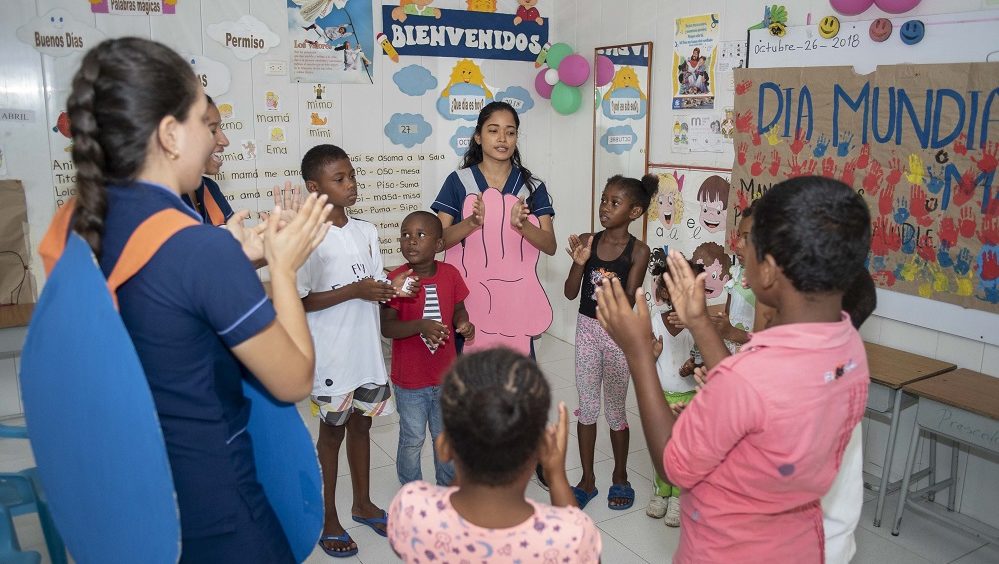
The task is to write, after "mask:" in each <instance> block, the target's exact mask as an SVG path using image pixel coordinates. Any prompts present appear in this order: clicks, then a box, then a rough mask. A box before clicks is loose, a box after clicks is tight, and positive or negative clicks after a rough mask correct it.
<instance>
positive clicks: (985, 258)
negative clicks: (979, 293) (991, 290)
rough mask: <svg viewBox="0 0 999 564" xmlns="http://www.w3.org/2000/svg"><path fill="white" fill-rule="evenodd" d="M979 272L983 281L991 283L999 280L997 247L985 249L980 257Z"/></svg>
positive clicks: (998, 253)
mask: <svg viewBox="0 0 999 564" xmlns="http://www.w3.org/2000/svg"><path fill="white" fill-rule="evenodd" d="M978 272H980V273H981V277H982V280H985V281H988V282H991V281H993V280H996V279H997V278H999V249H997V248H996V247H995V246H992V247H991V248H983V249H982V252H981V254H980V255H978Z"/></svg>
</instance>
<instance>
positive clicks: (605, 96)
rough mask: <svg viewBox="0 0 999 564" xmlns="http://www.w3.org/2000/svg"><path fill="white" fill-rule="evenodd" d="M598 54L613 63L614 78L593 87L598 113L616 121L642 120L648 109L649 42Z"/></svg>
mask: <svg viewBox="0 0 999 564" xmlns="http://www.w3.org/2000/svg"><path fill="white" fill-rule="evenodd" d="M599 54H600V55H604V56H606V57H607V58H608V59H610V60H611V62H612V63H614V77H613V78H612V79H611V81H610V82H609V83H607V84H605V85H604V86H598V87H597V88H596V95H597V100H599V102H598V103H599V104H600V113H601V114H602V116H603V117H605V118H607V119H609V120H613V121H618V122H626V121H628V120H642V119H645V117H646V115H648V111H649V109H648V107H649V98H648V92H649V59H650V53H649V44H648V43H636V44H634V45H625V46H622V47H615V48H609V49H602V50H601V51H600V52H599Z"/></svg>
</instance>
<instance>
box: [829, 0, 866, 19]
mask: <svg viewBox="0 0 999 564" xmlns="http://www.w3.org/2000/svg"><path fill="white" fill-rule="evenodd" d="M829 4H830V5H831V6H832V8H833V10H836V11H837V12H839V13H841V14H843V15H844V16H856V15H857V14H861V13H863V12H865V11H867V9H868V8H870V7H871V6H872V5H873V4H874V0H829Z"/></svg>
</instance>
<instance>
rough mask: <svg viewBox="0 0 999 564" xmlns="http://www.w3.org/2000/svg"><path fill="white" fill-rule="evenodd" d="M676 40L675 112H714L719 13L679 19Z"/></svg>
mask: <svg viewBox="0 0 999 564" xmlns="http://www.w3.org/2000/svg"><path fill="white" fill-rule="evenodd" d="M675 33H676V39H675V40H674V41H673V46H674V47H673V109H674V110H698V109H711V108H714V104H715V92H716V89H717V85H716V81H715V69H716V66H717V63H718V39H719V37H720V35H721V34H720V27H719V20H718V14H704V15H702V16H690V17H686V18H677V20H676V32H675Z"/></svg>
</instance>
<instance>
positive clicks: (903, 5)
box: [874, 0, 920, 14]
mask: <svg viewBox="0 0 999 564" xmlns="http://www.w3.org/2000/svg"><path fill="white" fill-rule="evenodd" d="M919 1H920V0H874V3H875V4H877V5H878V8H881V9H882V10H884V11H886V12H888V13H889V14H903V13H905V12H908V11H909V10H911V9H913V8H915V7H916V6H918V5H919Z"/></svg>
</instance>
